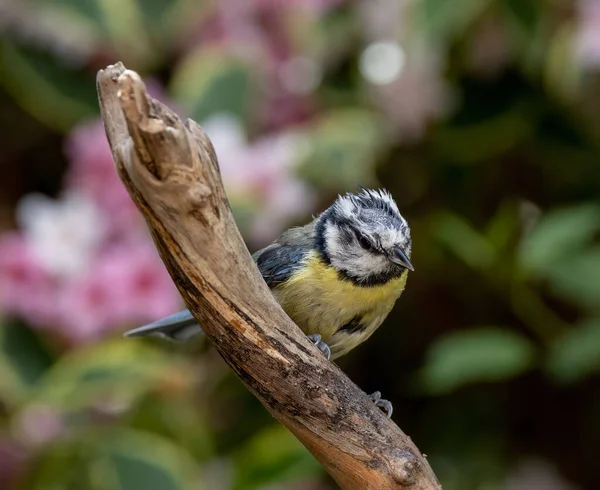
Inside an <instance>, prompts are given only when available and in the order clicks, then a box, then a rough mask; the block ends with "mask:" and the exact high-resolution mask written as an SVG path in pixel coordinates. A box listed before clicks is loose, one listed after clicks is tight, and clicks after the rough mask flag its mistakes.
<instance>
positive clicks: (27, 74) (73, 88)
mask: <svg viewBox="0 0 600 490" xmlns="http://www.w3.org/2000/svg"><path fill="white" fill-rule="evenodd" d="M0 49H1V50H2V53H3V56H0V83H1V84H2V85H3V86H4V87H5V89H6V90H7V91H8V92H9V93H10V94H11V95H12V96H13V97H14V98H15V99H16V100H17V101H18V102H19V104H20V105H21V106H22V107H23V108H24V109H25V110H27V111H28V112H29V113H30V114H31V115H32V116H34V117H35V118H37V119H39V120H40V121H42V122H43V123H44V124H46V125H48V126H49V127H51V128H55V129H59V130H63V131H67V130H69V129H70V128H71V127H72V126H73V125H74V124H75V123H77V122H79V121H81V120H82V119H85V118H90V117H93V116H96V115H97V114H98V102H97V96H96V86H95V81H94V76H93V75H92V74H91V73H85V72H81V71H79V70H74V69H71V68H69V67H67V66H64V65H63V64H62V63H61V62H60V61H59V60H58V59H57V58H56V57H53V56H50V55H49V54H47V53H43V52H41V51H37V50H35V49H31V48H25V47H20V46H17V45H15V44H11V43H10V42H8V41H6V40H4V41H3V42H2V43H1V44H0Z"/></svg>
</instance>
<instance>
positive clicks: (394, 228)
mask: <svg viewBox="0 0 600 490" xmlns="http://www.w3.org/2000/svg"><path fill="white" fill-rule="evenodd" d="M411 250H412V239H411V233H410V228H409V226H408V223H407V221H406V220H405V219H404V217H403V216H402V215H401V214H400V211H399V210H398V206H397V204H396V202H395V201H394V199H393V197H392V195H391V194H390V192H389V191H387V190H386V189H366V188H361V191H359V192H348V193H346V194H340V195H338V196H337V198H336V199H335V201H334V202H333V203H332V204H331V206H329V208H327V209H326V210H325V211H323V212H322V213H321V214H319V215H318V216H316V217H314V219H313V220H312V221H311V222H310V223H309V224H307V225H305V226H301V227H294V228H290V229H289V230H287V231H286V232H284V233H283V234H282V235H281V236H280V237H279V238H277V239H276V240H275V241H274V242H273V243H271V244H270V245H268V246H266V247H265V248H262V249H260V250H258V251H257V252H255V253H254V254H253V255H252V258H253V259H254V261H255V263H256V265H257V266H258V269H259V271H260V273H261V274H262V277H263V279H264V280H265V282H266V283H267V285H268V286H269V288H270V290H271V292H272V294H273V296H274V297H275V299H276V300H277V301H278V303H279V304H280V305H281V307H282V308H283V310H284V311H285V312H286V313H287V315H288V316H289V317H290V318H291V319H292V320H293V321H294V322H295V323H296V324H297V325H298V326H299V327H300V329H302V331H303V332H304V333H305V334H306V335H307V336H308V338H309V339H310V340H311V341H312V342H313V343H314V344H315V345H316V346H317V348H318V349H319V350H321V351H322V352H323V354H324V355H325V356H326V357H327V358H331V359H336V358H338V357H341V356H343V355H344V354H346V353H348V352H349V351H351V350H352V349H354V348H355V347H357V346H358V345H360V344H361V343H363V342H364V341H365V340H367V339H368V338H369V337H370V336H371V335H372V334H373V333H374V332H375V331H376V330H377V328H379V326H380V325H381V324H382V323H383V321H384V320H385V318H386V317H387V316H388V314H389V313H390V311H391V310H392V308H393V306H394V304H395V303H396V300H397V299H398V298H399V297H400V295H401V294H402V292H403V291H404V288H405V285H406V281H407V276H408V272H409V271H414V267H413V265H412V263H411V261H410V257H411ZM201 333H202V329H201V328H200V326H199V325H198V324H197V322H196V320H195V319H194V317H193V316H192V314H191V313H190V312H189V311H188V310H184V311H181V312H179V313H175V314H174V315H171V316H168V317H166V318H163V319H161V320H158V321H155V322H152V323H149V324H147V325H144V326H141V327H138V328H135V329H133V330H130V331H128V332H126V333H125V336H126V337H142V336H147V335H157V336H160V337H163V338H167V339H169V340H173V341H179V342H184V341H187V340H189V339H190V338H192V337H195V336H196V335H198V334H201ZM370 397H371V398H372V400H373V401H374V402H375V404H376V405H377V406H379V407H380V408H382V409H383V410H384V411H385V412H386V413H387V415H388V417H391V414H392V405H391V403H390V402H389V401H387V400H384V399H382V398H381V394H380V393H379V392H375V393H373V394H372V395H370Z"/></svg>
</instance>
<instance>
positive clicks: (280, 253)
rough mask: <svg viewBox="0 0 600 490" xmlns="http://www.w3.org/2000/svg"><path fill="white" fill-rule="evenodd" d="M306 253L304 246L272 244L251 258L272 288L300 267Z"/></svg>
mask: <svg viewBox="0 0 600 490" xmlns="http://www.w3.org/2000/svg"><path fill="white" fill-rule="evenodd" d="M308 252H309V249H308V248H307V247H306V246H304V245H293V244H289V243H274V244H273V245H269V246H268V247H266V248H263V249H262V250H259V251H258V252H256V253H255V254H254V255H253V256H252V258H253V259H254V261H255V262H256V265H257V266H258V269H259V270H260V273H261V274H262V276H263V279H264V280H265V282H266V283H267V285H268V286H269V287H270V288H274V287H276V286H277V285H279V284H281V283H282V282H285V281H286V280H287V279H288V278H289V277H290V276H291V275H292V274H293V273H294V272H296V271H297V270H298V268H299V267H301V264H302V261H303V259H304V257H306V254H307V253H308Z"/></svg>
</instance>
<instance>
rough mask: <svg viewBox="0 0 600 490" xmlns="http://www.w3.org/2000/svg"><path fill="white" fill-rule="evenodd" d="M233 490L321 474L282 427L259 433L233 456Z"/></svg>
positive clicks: (246, 489) (318, 467) (274, 426)
mask: <svg viewBox="0 0 600 490" xmlns="http://www.w3.org/2000/svg"><path fill="white" fill-rule="evenodd" d="M235 463H236V469H237V473H236V483H235V485H234V487H233V488H234V490H252V489H255V488H262V486H263V485H268V484H269V483H275V482H285V481H294V480H300V479H306V478H310V477H313V476H317V475H321V474H322V467H321V466H320V465H319V463H318V462H317V460H316V459H315V458H314V457H313V456H312V455H311V454H310V452H309V451H308V450H307V449H306V448H305V447H304V446H303V445H302V444H301V443H300V442H299V441H298V439H296V438H295V437H294V436H292V435H291V434H290V433H289V432H288V431H287V430H286V429H284V428H283V427H282V426H281V425H279V424H277V425H272V426H269V427H267V428H266V429H263V430H262V431H260V432H259V433H258V434H257V435H256V436H254V437H253V438H252V439H251V440H250V441H249V442H248V443H247V444H246V445H245V446H244V447H243V448H241V449H240V450H239V452H238V453H237V455H236V457H235Z"/></svg>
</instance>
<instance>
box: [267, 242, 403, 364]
mask: <svg viewBox="0 0 600 490" xmlns="http://www.w3.org/2000/svg"><path fill="white" fill-rule="evenodd" d="M305 260H306V266H305V267H302V268H300V270H299V272H297V273H296V274H295V275H294V276H292V277H291V278H290V279H288V280H287V281H286V282H285V283H283V284H281V285H279V286H278V287H276V288H275V289H274V290H273V294H274V295H275V298H276V299H277V301H278V302H279V304H281V306H282V307H283V309H284V310H285V312H286V313H287V314H288V315H289V316H290V318H292V320H294V322H295V323H296V324H297V325H298V326H299V327H300V328H301V329H302V330H303V331H304V332H305V333H306V334H312V333H318V334H320V335H321V336H322V337H323V340H324V341H325V342H327V343H328V344H329V346H330V347H331V349H332V353H333V356H334V357H338V356H340V355H342V354H344V353H346V352H348V351H349V350H351V349H352V348H354V347H355V346H356V345H358V344H360V343H361V342H363V341H364V340H366V339H367V338H368V337H369V336H370V335H371V334H372V333H373V332H374V331H375V329H376V328H377V327H379V325H381V323H382V322H383V320H384V319H385V317H386V316H387V315H388V313H389V312H390V310H391V309H392V307H393V306H394V303H395V302H396V299H397V298H398V296H400V294H401V293H402V290H403V289H404V286H405V284H406V274H403V275H402V276H401V277H399V278H397V279H393V280H391V281H390V282H388V283H387V284H384V285H381V286H371V287H361V286H357V285H355V284H354V283H352V282H351V281H347V280H343V279H341V278H340V277H339V275H338V273H337V271H335V270H334V269H333V268H332V267H330V266H327V265H326V264H324V263H323V262H322V261H321V260H319V258H318V257H317V256H316V255H314V254H311V255H309V256H308V257H307V258H306V259H305Z"/></svg>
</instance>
